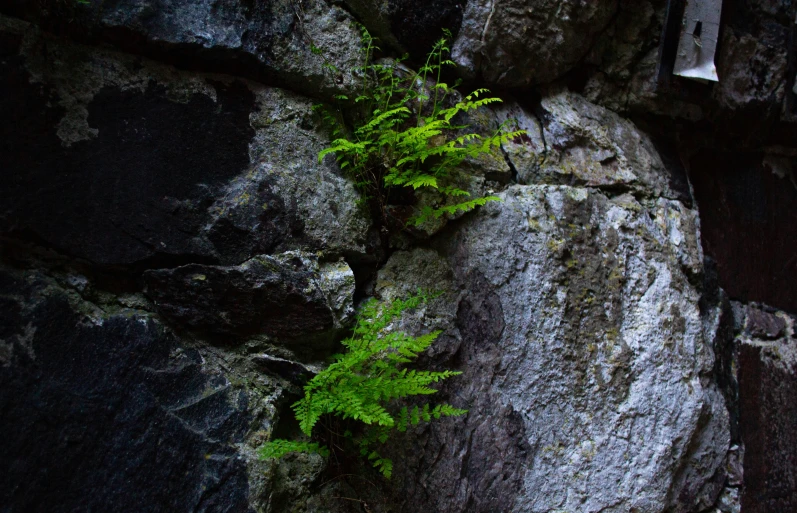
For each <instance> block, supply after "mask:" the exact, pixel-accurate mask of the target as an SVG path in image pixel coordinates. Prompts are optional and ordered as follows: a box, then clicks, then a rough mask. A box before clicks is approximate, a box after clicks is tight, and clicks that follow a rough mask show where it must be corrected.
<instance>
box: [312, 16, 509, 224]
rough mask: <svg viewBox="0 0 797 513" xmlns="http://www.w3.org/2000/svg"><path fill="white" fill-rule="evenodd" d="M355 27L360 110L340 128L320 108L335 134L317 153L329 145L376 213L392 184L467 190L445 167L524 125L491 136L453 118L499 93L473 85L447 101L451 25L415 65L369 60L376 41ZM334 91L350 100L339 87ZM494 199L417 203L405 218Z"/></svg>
mask: <svg viewBox="0 0 797 513" xmlns="http://www.w3.org/2000/svg"><path fill="white" fill-rule="evenodd" d="M362 33H363V36H362V41H363V52H364V54H365V63H364V65H363V66H362V68H361V70H362V72H363V73H364V80H363V84H364V85H363V89H362V91H361V93H360V95H359V96H357V97H356V98H354V103H355V104H362V105H364V108H363V111H362V112H364V116H363V117H362V118H361V119H360V120H359V122H355V126H356V128H354V129H353V130H352V131H351V132H347V131H346V130H345V128H344V127H343V125H342V124H341V123H339V117H338V116H335V115H333V114H332V113H330V112H329V111H325V112H324V117H325V119H326V120H327V121H328V122H330V123H331V124H332V125H333V136H334V137H336V138H335V139H334V140H333V141H332V144H331V146H330V147H329V148H326V149H324V150H323V151H321V152H320V153H319V155H318V158H319V161H321V160H322V159H323V158H324V157H325V156H326V155H328V154H330V153H334V154H335V156H336V158H337V161H338V162H339V164H340V167H341V169H343V170H344V171H346V172H347V173H348V174H349V176H351V177H352V178H353V179H354V181H355V183H356V184H357V186H358V188H359V189H360V190H361V191H362V192H363V193H364V194H365V195H366V197H367V199H369V200H372V201H374V202H375V203H376V205H377V206H378V209H379V213H380V215H381V216H382V220H383V221H385V220H386V219H387V215H386V207H387V193H388V190H389V189H390V188H392V187H411V188H412V189H414V190H417V189H419V188H431V189H436V190H437V191H439V192H440V193H442V194H443V195H444V196H447V197H455V198H460V199H464V198H467V197H468V196H470V193H469V192H467V191H465V190H464V189H462V188H459V187H457V186H455V185H453V184H452V183H451V181H450V178H451V175H452V172H453V171H455V170H456V169H457V168H459V166H460V165H461V164H462V162H463V161H464V160H465V159H468V158H476V157H478V156H479V155H483V154H487V153H491V152H493V151H495V150H496V149H498V148H499V147H500V145H501V143H503V142H506V141H508V140H511V139H514V138H516V137H518V136H521V135H523V134H524V133H525V131H523V130H516V131H506V130H504V126H505V125H502V126H501V127H499V128H498V129H497V130H496V132H495V133H494V134H493V135H492V136H490V137H483V136H481V135H479V134H476V133H472V132H468V128H469V127H468V126H467V125H460V124H457V123H456V121H455V119H456V118H457V116H458V115H459V114H462V113H467V112H469V111H471V110H474V109H478V108H480V107H484V106H486V105H489V104H491V103H497V102H500V101H501V100H500V99H499V98H495V97H490V96H488V94H489V91H488V90H487V89H477V90H475V91H473V92H472V93H471V94H469V95H467V96H465V97H464V98H462V99H461V100H460V101H456V102H452V101H450V100H451V98H452V97H454V96H455V92H456V87H457V86H458V85H459V83H456V84H454V85H452V86H449V85H448V84H446V83H444V82H441V78H442V72H443V68H444V67H446V66H455V64H454V62H453V61H451V60H450V59H447V58H446V54H448V53H449V48H448V46H447V45H448V39H447V38H448V37H450V33H448V32H445V37H443V38H441V39H440V40H438V41H437V43H435V45H434V47H433V48H432V51H431V52H430V53H429V54H428V56H427V59H426V63H425V64H424V65H423V66H422V67H421V68H420V69H419V70H418V71H417V72H412V71H410V70H408V69H406V68H403V66H401V65H400V63H391V64H379V63H374V62H372V60H373V54H374V52H375V51H376V50H378V47H376V46H375V44H374V39H373V38H372V37H371V35H370V34H369V33H368V31H367V30H365V28H364V27H362ZM430 84H431V85H430ZM337 99H338V100H341V101H347V100H349V98H348V97H347V96H344V95H341V96H338V97H337ZM452 103H453V104H452ZM446 105H449V106H446ZM322 109H323V107H322ZM495 200H498V198H497V197H495V196H486V197H481V198H474V199H468V200H465V201H460V202H456V203H454V204H450V205H446V206H442V207H437V208H433V207H432V206H430V205H424V206H422V207H421V209H420V214H419V215H417V216H415V217H414V218H412V219H410V222H411V223H412V224H415V225H416V226H417V225H420V224H422V223H423V222H424V221H426V220H428V219H430V218H432V217H435V218H438V217H440V216H441V215H443V214H454V213H456V212H458V211H467V210H471V209H473V208H474V207H476V206H479V205H483V204H485V203H486V202H488V201H495Z"/></svg>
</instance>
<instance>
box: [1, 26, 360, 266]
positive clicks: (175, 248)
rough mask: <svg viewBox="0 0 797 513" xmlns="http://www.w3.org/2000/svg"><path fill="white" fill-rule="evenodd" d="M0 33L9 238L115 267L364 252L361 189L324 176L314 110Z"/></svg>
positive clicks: (332, 169)
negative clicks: (301, 252) (276, 254)
mask: <svg viewBox="0 0 797 513" xmlns="http://www.w3.org/2000/svg"><path fill="white" fill-rule="evenodd" d="M0 31H2V32H3V33H4V34H5V36H4V37H3V38H2V40H0V44H2V47H3V52H4V55H6V56H7V57H6V58H5V59H4V60H3V61H2V63H0V68H2V72H3V74H4V75H5V76H7V77H9V79H8V80H7V81H5V82H4V85H3V88H4V89H3V94H2V96H0V103H1V104H2V111H3V112H4V113H7V114H8V115H7V116H5V117H4V118H3V122H2V124H3V134H4V136H3V140H2V145H3V147H2V155H3V159H4V162H3V165H4V168H3V173H2V176H0V198H1V201H2V204H3V209H2V213H0V232H3V233H18V234H23V235H24V236H25V237H28V238H33V239H35V240H37V241H40V242H41V243H43V244H44V245H46V246H50V247H53V248H55V249H58V250H59V251H62V252H64V253H67V254H70V255H72V256H75V257H79V258H82V259H86V260H89V261H91V262H95V263H98V264H114V265H118V264H125V265H128V264H141V263H144V262H159V263H160V265H163V264H164V263H165V264H169V265H174V264H180V263H186V262H203V263H221V264H227V265H229V264H240V263H241V262H244V261H245V260H247V259H249V258H251V257H253V256H255V255H258V254H267V253H274V252H281V251H287V250H298V249H304V250H309V251H325V252H326V253H327V255H329V256H331V257H333V258H334V257H336V256H340V255H345V256H347V257H354V258H363V257H365V254H366V253H367V252H368V251H369V250H368V241H369V239H368V229H369V225H370V222H369V220H368V218H367V215H366V214H364V213H363V211H362V210H361V209H359V208H358V207H357V200H358V199H359V195H358V193H357V192H356V190H355V188H354V185H353V184H352V183H351V182H350V181H349V180H347V179H346V178H345V177H343V176H342V175H341V174H340V171H339V170H338V169H337V167H336V166H335V165H334V162H325V163H320V162H318V158H317V157H318V152H319V151H320V150H321V149H322V148H324V146H325V144H327V136H326V134H325V131H324V130H322V129H321V128H320V126H319V123H320V122H319V120H318V119H317V118H316V117H315V116H314V114H313V112H312V102H311V101H310V100H309V99H307V98H304V97H302V96H299V95H296V94H294V93H290V92H287V91H285V90H282V89H276V88H270V87H265V86H263V85H260V84H256V83H252V82H245V81H242V80H237V79H233V78H232V77H228V76H223V75H203V74H197V73H188V72H184V71H179V70H177V69H175V68H173V67H170V66H166V65H162V64H157V63H154V62H151V61H146V60H142V59H140V58H136V57H133V56H130V55H124V54H119V53H116V52H111V51H106V50H98V49H90V48H88V47H84V46H81V45H77V44H70V43H66V42H61V41H57V40H52V39H50V38H48V37H47V36H45V35H43V34H42V33H41V32H40V31H39V30H38V29H36V28H35V27H33V26H31V25H28V24H27V23H25V22H20V21H18V20H13V19H11V18H5V17H0ZM20 148H26V150H25V151H19V149H20ZM87 227H90V228H87Z"/></svg>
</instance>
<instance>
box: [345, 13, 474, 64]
mask: <svg viewBox="0 0 797 513" xmlns="http://www.w3.org/2000/svg"><path fill="white" fill-rule="evenodd" d="M344 2H345V3H346V5H347V6H349V8H350V9H351V10H352V11H353V12H354V13H355V14H356V15H357V17H358V18H359V19H360V20H361V21H362V22H363V24H364V25H365V26H366V28H367V29H368V31H369V32H370V33H371V35H372V36H374V37H378V38H379V40H380V41H378V42H377V44H378V45H379V46H380V47H384V48H385V49H387V48H386V47H385V46H384V45H387V46H391V47H393V48H394V49H396V50H399V51H402V52H404V51H408V52H409V53H410V55H411V57H413V58H414V59H415V60H416V61H418V62H424V61H425V58H426V54H427V53H429V51H431V49H432V46H433V45H434V43H435V42H437V40H438V39H440V38H441V37H442V36H443V29H447V30H450V31H451V32H452V33H453V34H454V35H456V33H457V32H458V31H459V27H460V24H461V23H462V10H463V5H464V2H459V1H458V0H387V1H383V0H344Z"/></svg>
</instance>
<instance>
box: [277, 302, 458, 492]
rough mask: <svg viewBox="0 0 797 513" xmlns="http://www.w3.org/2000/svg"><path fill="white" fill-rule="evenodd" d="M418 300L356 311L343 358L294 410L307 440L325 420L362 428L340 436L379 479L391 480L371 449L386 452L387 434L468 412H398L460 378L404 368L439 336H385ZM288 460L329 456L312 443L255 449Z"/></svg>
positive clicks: (384, 461) (387, 466)
mask: <svg viewBox="0 0 797 513" xmlns="http://www.w3.org/2000/svg"><path fill="white" fill-rule="evenodd" d="M425 299H426V297H425V296H423V295H420V294H419V295H417V296H413V297H411V298H409V299H406V300H396V301H393V302H392V303H386V304H380V303H378V302H376V301H375V300H371V301H369V302H368V303H366V304H365V306H364V307H363V308H362V310H361V312H360V314H359V317H358V321H357V323H356V325H355V327H354V331H353V333H352V335H351V336H350V337H349V338H347V339H346V340H344V341H343V346H344V348H345V349H346V352H345V353H343V354H340V355H336V356H335V361H334V363H332V364H331V365H330V366H329V367H327V368H326V369H324V370H323V371H321V372H320V373H319V374H318V375H316V376H315V377H314V378H313V379H312V380H310V382H309V383H307V385H305V387H304V398H302V399H301V400H299V401H297V402H296V403H294V404H293V406H292V408H293V411H294V413H295V415H296V419H297V420H298V421H299V426H300V428H301V430H302V432H303V433H304V434H305V435H307V436H308V437H312V435H313V434H314V433H313V430H314V428H316V426H317V424H318V422H319V420H320V419H321V418H322V417H323V416H325V415H334V416H337V417H340V418H342V419H352V420H354V421H358V422H360V423H362V424H365V426H366V429H365V431H364V433H363V434H361V435H357V436H355V435H354V434H352V432H351V431H346V433H344V436H345V437H346V438H348V439H350V440H351V441H352V442H353V443H354V444H355V445H356V446H357V448H358V449H359V452H360V454H361V455H362V456H363V457H364V458H366V459H367V460H369V461H370V462H371V463H372V464H373V466H374V467H376V468H377V469H378V470H379V471H380V472H381V473H382V474H383V475H384V476H385V477H388V478H389V477H390V475H391V473H392V469H393V464H392V461H391V460H390V459H388V458H385V457H383V456H381V455H380V454H379V453H378V452H377V450H376V447H377V446H378V445H379V444H384V443H385V442H386V441H387V440H388V437H389V435H390V431H392V430H394V429H395V430H397V431H405V430H406V429H407V427H408V426H411V425H415V424H418V423H419V422H421V421H426V422H428V421H430V420H432V419H439V418H440V417H447V416H457V415H462V414H464V413H466V410H461V409H457V408H454V407H453V406H451V405H449V404H438V405H436V406H431V405H429V404H428V403H427V404H424V405H423V406H417V405H416V406H414V407H412V408H409V407H407V406H403V407H398V404H397V401H399V400H401V399H404V398H407V397H411V396H417V395H429V394H434V393H435V392H436V390H435V389H434V388H431V386H430V385H432V384H434V383H437V382H439V381H441V380H444V379H447V378H450V377H452V376H456V375H458V374H460V373H459V372H454V371H448V370H446V371H442V372H432V371H420V370H409V369H407V368H406V367H404V365H405V364H407V363H410V362H412V361H413V359H414V358H416V357H417V356H418V355H419V354H420V353H422V352H423V351H425V350H426V349H427V348H428V347H429V346H430V345H431V344H432V342H434V340H435V339H436V338H437V336H438V335H439V334H440V332H439V331H435V332H432V333H429V334H426V335H422V336H420V337H411V336H409V335H407V334H405V333H402V332H397V331H390V330H389V327H390V324H391V323H392V322H393V321H395V320H396V319H397V318H398V317H399V316H400V315H401V313H402V312H403V311H405V310H407V309H410V308H415V307H417V306H418V305H419V304H420V303H421V302H422V301H424V300H425ZM290 452H310V453H318V454H321V455H322V456H327V455H329V449H328V448H327V447H325V446H324V445H322V444H319V443H317V442H310V441H290V440H273V441H271V442H269V443H267V444H266V445H264V446H263V448H262V449H261V455H262V456H263V457H265V458H279V457H281V456H284V455H285V454H287V453H290Z"/></svg>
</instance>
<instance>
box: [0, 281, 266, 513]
mask: <svg viewBox="0 0 797 513" xmlns="http://www.w3.org/2000/svg"><path fill="white" fill-rule="evenodd" d="M0 290H1V292H0V301H2V305H3V307H2V312H3V313H2V323H0V324H2V326H3V328H2V330H1V331H2V333H0V383H2V389H3V394H2V395H1V396H0V404H1V406H2V410H3V417H2V421H0V434H1V435H2V437H3V440H4V442H3V444H2V448H0V462H2V463H0V467H2V470H1V471H2V473H3V480H2V484H0V497H2V503H3V510H4V511H10V512H16V511H20V512H21V511H53V512H61V511H63V512H66V511H207V512H211V511H213V512H216V511H223V512H250V511H254V508H253V507H252V506H253V505H254V504H256V503H257V502H258V499H257V496H258V495H259V494H262V493H263V492H264V489H263V486H264V482H265V481H266V480H265V479H264V478H263V477H257V475H258V474H261V475H264V470H265V468H264V466H263V465H262V464H260V463H257V462H256V461H254V459H255V458H254V450H253V447H250V446H249V444H250V443H251V437H252V434H253V432H254V431H256V430H258V429H267V428H268V426H269V423H270V421H271V419H272V417H273V415H274V407H273V405H272V404H271V402H270V401H269V400H268V399H269V396H271V395H273V394H275V393H277V392H278V387H277V386H276V384H275V383H274V380H271V379H268V378H266V377H264V376H260V377H258V378H256V380H255V381H248V380H249V379H251V377H252V376H251V375H245V374H244V375H241V374H238V373H237V371H236V372H231V371H229V368H228V367H227V366H225V365H224V364H221V361H220V359H219V358H217V357H216V356H215V355H214V354H213V353H212V352H208V351H205V350H202V349H200V348H196V347H191V346H186V345H185V344H183V343H181V341H180V340H179V339H177V338H176V337H175V336H174V335H172V334H171V333H169V332H168V331H167V330H165V329H164V328H163V327H162V326H161V324H160V323H159V322H158V321H157V320H156V319H154V318H152V317H151V316H150V315H148V314H146V312H141V311H136V310H131V309H118V311H117V312H116V313H114V312H111V311H105V310H103V309H101V308H99V307H98V306H96V305H93V304H91V303H87V302H85V301H83V300H82V299H81V298H80V297H79V296H78V295H77V293H76V292H75V291H74V290H69V289H63V288H61V287H59V286H58V285H57V284H56V283H55V282H54V281H53V280H52V279H50V278H47V277H46V276H44V275H42V274H40V273H37V272H32V271H25V272H21V271H8V270H5V269H4V270H3V271H2V272H0ZM225 369H226V370H225ZM239 371H240V367H239ZM244 382H246V383H249V385H247V386H243V385H242V383H244ZM252 464H254V465H255V466H256V467H259V468H258V470H255V469H252V470H253V472H252V474H253V475H254V476H255V478H254V479H253V480H251V481H250V478H252V476H250V468H249V467H250V465H252Z"/></svg>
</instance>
